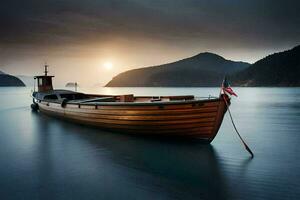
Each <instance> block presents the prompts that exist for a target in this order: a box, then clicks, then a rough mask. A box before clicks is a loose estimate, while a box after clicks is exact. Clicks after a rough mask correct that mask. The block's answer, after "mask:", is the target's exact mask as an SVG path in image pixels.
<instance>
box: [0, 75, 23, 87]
mask: <svg viewBox="0 0 300 200" xmlns="http://www.w3.org/2000/svg"><path fill="white" fill-rule="evenodd" d="M1 86H3V87H5V86H17V87H22V86H25V84H24V83H23V82H22V81H21V80H20V79H19V78H17V77H15V76H12V75H9V74H5V73H3V72H1V71H0V87H1Z"/></svg>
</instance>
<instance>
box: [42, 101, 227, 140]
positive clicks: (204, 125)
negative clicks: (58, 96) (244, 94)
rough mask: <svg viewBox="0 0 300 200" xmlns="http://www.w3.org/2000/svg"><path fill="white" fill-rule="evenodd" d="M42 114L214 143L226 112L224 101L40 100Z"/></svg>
mask: <svg viewBox="0 0 300 200" xmlns="http://www.w3.org/2000/svg"><path fill="white" fill-rule="evenodd" d="M37 104H38V107H39V111H40V112H41V113H45V114H47V115H51V116H55V117H60V118H63V119H67V120H70V121H73V122H77V123H80V124H86V125H92V126H96V127H100V128H101V129H107V130H110V131H117V132H123V133H131V134H139V135H153V136H173V137H175V136H176V137H187V138H198V139H202V140H205V141H206V142H211V141H212V140H213V139H214V137H215V136H216V134H217V132H218V130H219V128H220V125H221V123H222V120H223V117H224V114H225V113H226V110H227V109H226V104H225V102H224V100H223V98H217V99H211V100H209V99H208V100H193V101H183V102H167V103H163V102H162V103H159V102H155V103H140V104H138V103H103V104H101V105H81V104H66V105H64V106H62V105H61V104H60V103H55V102H47V101H38V102H37Z"/></svg>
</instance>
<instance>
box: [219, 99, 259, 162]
mask: <svg viewBox="0 0 300 200" xmlns="http://www.w3.org/2000/svg"><path fill="white" fill-rule="evenodd" d="M225 95H226V94H224V95H222V97H223V99H224V102H225V104H226V107H227V110H228V113H229V116H230V120H231V123H232V126H233V128H234V130H235V132H236V133H237V135H238V136H239V138H240V140H241V141H242V143H243V145H244V147H245V149H246V150H247V151H248V152H249V154H250V155H251V158H254V154H253V152H252V151H251V149H250V148H249V146H248V145H247V144H246V142H245V141H244V140H243V138H242V136H241V134H240V133H239V131H238V130H237V128H236V125H235V123H234V121H233V117H232V115H231V112H230V108H229V104H228V102H227V99H226V98H225Z"/></svg>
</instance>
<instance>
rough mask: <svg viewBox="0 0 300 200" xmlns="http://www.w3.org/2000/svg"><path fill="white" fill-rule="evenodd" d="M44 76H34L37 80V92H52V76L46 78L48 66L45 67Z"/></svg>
mask: <svg viewBox="0 0 300 200" xmlns="http://www.w3.org/2000/svg"><path fill="white" fill-rule="evenodd" d="M44 73H45V75H42V76H35V77H34V79H36V80H37V86H38V92H47V91H51V90H53V85H52V78H53V77H54V76H48V65H45V71H44Z"/></svg>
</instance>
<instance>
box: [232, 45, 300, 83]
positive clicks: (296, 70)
mask: <svg viewBox="0 0 300 200" xmlns="http://www.w3.org/2000/svg"><path fill="white" fill-rule="evenodd" d="M230 79H231V81H232V85H236V86H274V87H275V86H287V87H288V86H293V87H295V86H300V45H299V46H296V47H294V48H293V49H290V50H287V51H283V52H279V53H274V54H272V55H269V56H267V57H265V58H263V59H261V60H259V61H257V62H256V63H254V64H252V65H251V66H250V67H249V68H247V69H245V70H243V71H241V72H238V73H235V74H234V75H232V76H231V77H230Z"/></svg>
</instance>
